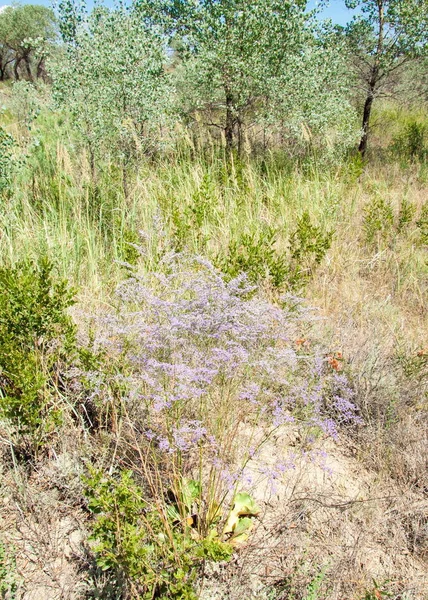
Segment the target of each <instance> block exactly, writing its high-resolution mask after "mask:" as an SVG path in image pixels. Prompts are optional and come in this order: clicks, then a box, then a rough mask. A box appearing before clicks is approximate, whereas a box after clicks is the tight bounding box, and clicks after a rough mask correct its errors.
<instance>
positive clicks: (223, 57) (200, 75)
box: [137, 0, 344, 153]
mask: <svg viewBox="0 0 428 600" xmlns="http://www.w3.org/2000/svg"><path fill="white" fill-rule="evenodd" d="M137 4H138V6H139V7H140V10H141V11H142V12H143V14H151V16H152V18H153V19H155V20H161V22H162V23H163V25H164V27H166V30H167V31H169V33H170V37H171V40H172V41H171V46H172V48H173V50H174V55H173V56H174V61H173V65H174V69H175V75H176V78H177V89H178V95H177V102H178V111H179V112H181V114H182V116H183V117H184V118H185V120H187V122H192V121H198V120H200V119H201V117H202V121H203V123H204V125H206V126H209V127H215V128H217V129H220V130H221V131H222V134H223V136H224V139H225V143H226V148H227V150H228V151H230V150H231V149H232V148H233V147H235V146H236V147H237V148H238V153H239V152H240V150H241V148H242V143H243V133H244V131H245V129H248V128H250V127H251V126H253V125H260V124H261V123H262V122H263V123H264V124H266V123H268V124H269V125H270V126H272V125H273V124H274V125H275V126H276V125H277V124H278V123H281V124H284V123H285V125H286V126H287V127H289V126H290V124H291V121H293V120H294V121H295V122H298V127H299V128H300V130H301V127H302V122H303V121H305V120H307V119H308V117H309V116H310V117H311V119H312V120H313V122H314V124H315V119H314V118H313V117H314V115H315V113H318V114H319V115H321V114H322V115H323V116H325V114H326V113H325V110H324V107H325V106H326V102H325V101H324V100H325V98H326V96H327V95H328V94H330V96H331V97H332V96H333V95H336V97H337V98H339V99H340V101H341V102H343V101H344V99H343V95H342V94H341V93H340V91H339V89H338V86H337V85H336V80H337V81H341V74H340V73H339V71H338V69H337V66H338V60H339V58H340V53H338V52H335V54H334V60H333V61H331V60H330V58H331V56H332V55H331V53H328V51H327V50H326V48H327V46H328V44H329V42H330V38H331V36H328V35H327V36H326V35H324V34H325V32H324V31H321V29H320V28H319V27H318V29H316V27H315V20H314V19H313V16H314V15H313V13H307V12H306V11H305V8H306V2H305V1H303V0H298V1H296V2H279V1H278V0H251V1H247V0H245V1H244V0H219V1H216V2H205V1H203V0H198V1H196V2H193V1H191V0H184V1H183V2H176V1H175V0H153V1H150V0H139V2H138V3H137ZM327 54H328V56H327ZM331 75H333V77H332V76H331ZM326 78H327V80H328V83H327V84H326ZM335 78H336V79H335ZM332 112H335V111H332ZM335 118H337V113H335Z"/></svg>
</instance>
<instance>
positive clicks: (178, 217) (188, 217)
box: [170, 173, 215, 251]
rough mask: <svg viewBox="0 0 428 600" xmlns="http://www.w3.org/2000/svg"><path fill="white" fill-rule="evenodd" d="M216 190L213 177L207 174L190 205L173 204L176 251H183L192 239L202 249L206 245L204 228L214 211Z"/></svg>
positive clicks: (172, 217)
mask: <svg viewBox="0 0 428 600" xmlns="http://www.w3.org/2000/svg"><path fill="white" fill-rule="evenodd" d="M214 189H215V188H214V185H213V182H212V180H211V177H210V176H209V174H208V173H205V174H204V176H203V178H202V182H201V185H200V186H199V187H198V188H197V189H196V190H195V191H194V193H193V194H192V196H191V199H190V203H189V204H187V205H185V206H179V205H178V204H177V203H176V202H173V204H172V207H171V209H170V213H171V222H172V229H173V243H174V247H175V248H176V250H178V251H181V250H183V249H184V248H185V247H186V245H188V244H189V242H190V240H191V238H192V237H193V238H194V239H195V240H196V242H197V244H198V246H199V247H200V248H203V246H204V245H205V243H206V241H207V239H206V236H204V234H203V226H204V223H205V222H206V220H207V219H208V218H209V217H210V216H211V214H212V211H213V205H214V203H215V197H214Z"/></svg>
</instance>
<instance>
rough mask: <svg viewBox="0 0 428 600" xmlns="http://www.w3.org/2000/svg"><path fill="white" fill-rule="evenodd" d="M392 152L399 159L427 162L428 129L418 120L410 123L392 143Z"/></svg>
mask: <svg viewBox="0 0 428 600" xmlns="http://www.w3.org/2000/svg"><path fill="white" fill-rule="evenodd" d="M392 151H393V153H394V154H396V155H397V156H398V157H399V158H405V159H408V160H419V161H423V160H426V158H427V155H428V127H427V125H426V124H425V123H421V122H419V121H417V120H416V119H412V120H411V121H409V122H408V123H407V124H406V126H405V127H404V130H403V131H402V132H401V133H400V134H399V135H397V136H396V138H395V139H394V140H393V143H392Z"/></svg>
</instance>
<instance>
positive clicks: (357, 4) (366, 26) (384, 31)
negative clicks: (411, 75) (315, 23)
mask: <svg viewBox="0 0 428 600" xmlns="http://www.w3.org/2000/svg"><path fill="white" fill-rule="evenodd" d="M346 5H347V7H348V8H352V9H355V8H358V9H359V11H360V14H359V15H358V16H356V17H354V19H353V20H352V21H351V22H350V24H349V25H348V26H347V28H346V30H345V31H346V35H347V38H348V41H349V46H350V53H351V56H352V57H353V59H354V65H355V70H356V73H357V75H358V77H359V79H360V81H361V83H362V85H363V89H364V108H363V118H362V135H361V139H360V143H359V151H360V152H361V154H362V155H364V154H365V152H366V150H367V142H368V136H369V130H370V117H371V113H372V106H373V102H374V100H375V99H376V98H378V97H379V96H381V95H382V94H383V93H384V91H385V89H386V87H387V85H388V82H389V80H390V78H391V76H392V74H393V73H396V72H398V71H399V70H400V69H402V67H403V66H404V65H406V64H407V63H408V62H409V61H410V60H411V59H413V58H415V57H416V56H421V55H424V54H426V51H427V44H428V4H427V2H426V0H346Z"/></svg>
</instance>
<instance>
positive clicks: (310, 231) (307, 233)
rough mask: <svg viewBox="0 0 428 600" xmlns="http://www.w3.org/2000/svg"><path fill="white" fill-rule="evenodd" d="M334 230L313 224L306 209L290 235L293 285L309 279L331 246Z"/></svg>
mask: <svg viewBox="0 0 428 600" xmlns="http://www.w3.org/2000/svg"><path fill="white" fill-rule="evenodd" d="M332 238H333V231H323V229H322V228H321V227H320V226H319V225H313V224H312V222H311V219H310V216H309V213H308V212H307V211H305V212H304V213H303V215H302V216H301V217H300V219H298V221H297V227H296V230H295V231H294V232H293V233H292V234H291V236H290V283H291V285H292V286H293V287H296V286H298V285H301V284H302V283H304V282H305V281H307V280H308V279H309V278H310V277H311V275H312V273H313V271H314V270H315V269H316V267H317V266H318V265H319V264H320V263H321V261H322V259H323V258H324V256H325V255H326V253H327V251H328V250H329V248H330V246H331V242H332Z"/></svg>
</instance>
